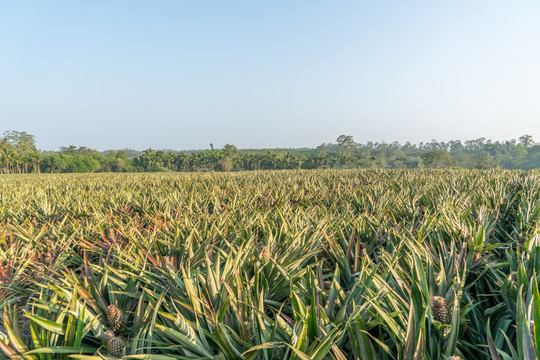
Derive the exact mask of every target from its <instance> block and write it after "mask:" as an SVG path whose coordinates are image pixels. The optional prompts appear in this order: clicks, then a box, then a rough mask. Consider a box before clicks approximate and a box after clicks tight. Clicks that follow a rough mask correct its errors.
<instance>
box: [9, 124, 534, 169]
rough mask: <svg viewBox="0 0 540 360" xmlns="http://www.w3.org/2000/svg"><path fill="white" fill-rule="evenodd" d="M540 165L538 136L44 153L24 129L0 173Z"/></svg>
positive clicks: (12, 135)
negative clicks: (415, 141)
mask: <svg viewBox="0 0 540 360" xmlns="http://www.w3.org/2000/svg"><path fill="white" fill-rule="evenodd" d="M422 167H424V168H425V167H431V168H467V169H495V168H504V169H522V170H529V169H534V168H540V144H539V143H535V142H534V141H533V138H532V136H530V135H523V136H521V137H520V138H519V139H517V140H515V139H514V140H508V141H503V142H499V141H497V142H493V141H491V140H486V139H485V138H479V139H475V140H467V141H465V142H461V141H460V140H452V141H448V142H438V141H436V140H432V141H430V142H426V143H423V142H421V143H419V144H411V143H410V142H406V143H405V144H404V145H401V144H400V143H398V142H392V143H384V142H381V143H378V142H376V143H373V142H368V143H367V144H358V143H356V142H354V139H353V137H352V136H350V135H340V136H339V137H338V138H337V139H336V143H335V144H321V145H319V146H318V147H317V148H315V149H310V148H301V149H237V147H236V146H235V145H232V144H227V145H225V146H224V147H223V148H222V149H215V148H214V145H213V144H210V149H207V150H198V151H172V150H154V149H146V150H144V151H136V150H131V149H124V150H109V151H105V152H98V151H96V150H93V149H90V148H87V147H84V146H79V147H77V146H74V145H70V146H65V147H61V148H60V149H59V151H55V152H41V151H39V150H38V149H37V148H36V142H35V137H34V136H33V135H31V134H28V133H27V132H25V131H22V132H19V131H13V130H10V131H6V132H4V133H3V135H2V138H0V173H4V174H9V173H40V172H50V173H62V172H64V173H67V172H145V171H146V172H157V171H242V170H271V169H272V170H278V169H326V168H393V169H404V168H422Z"/></svg>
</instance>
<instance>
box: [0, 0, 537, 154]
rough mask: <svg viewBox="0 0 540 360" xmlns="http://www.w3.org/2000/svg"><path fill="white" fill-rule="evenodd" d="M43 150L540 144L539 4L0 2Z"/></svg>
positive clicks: (3, 81)
mask: <svg viewBox="0 0 540 360" xmlns="http://www.w3.org/2000/svg"><path fill="white" fill-rule="evenodd" d="M9 129H13V130H20V131H23V130H24V131H27V132H29V133H31V134H34V135H36V137H37V140H38V147H40V148H41V149H49V150H54V149H58V147H59V146H64V145H69V144H74V145H77V146H80V145H84V146H90V147H92V148H96V149H99V150H105V149H111V148H124V147H129V148H135V149H144V148H148V147H152V148H173V149H197V148H207V147H208V146H209V145H208V144H209V143H213V144H214V145H215V146H216V147H221V146H223V145H224V144H225V143H233V144H235V145H237V146H238V147H240V148H254V147H258V148H262V147H301V146H310V147H314V146H317V145H318V144H320V143H323V142H334V141H335V139H336V138H337V137H338V136H339V135H340V134H347V135H353V136H354V139H355V140H356V141H357V142H366V141H381V140H384V141H386V142H391V141H394V140H397V141H400V142H404V141H407V140H410V141H412V142H420V141H429V140H431V139H432V138H435V139H438V140H450V139H462V140H466V139H471V138H478V137H482V136H484V137H486V138H492V139H494V140H504V139H508V138H517V137H519V136H520V135H523V134H531V135H533V137H534V139H535V140H536V141H540V1H537V0H534V1H533V0H515V1H509V0H479V1H471V0H458V1H433V0H426V1H414V0H408V1H403V0H396V1H359V0H355V1H346V0H340V1H328V0H324V1H317V0H303V1H301V0H298V1H295V0H287V1H280V0H277V1H276V0H274V1H253V0H250V1H232V0H231V1H217V0H216V1H205V0H196V1H195V0H191V1H187V0H186V1H181V0H175V1H164V0H160V1H150V0H148V1H134V0H129V1H114V0H108V1H101V0H92V1H73V0H65V1H57V0H47V1H43V0H35V1H31V0H11V1H9V0H0V131H4V130H9Z"/></svg>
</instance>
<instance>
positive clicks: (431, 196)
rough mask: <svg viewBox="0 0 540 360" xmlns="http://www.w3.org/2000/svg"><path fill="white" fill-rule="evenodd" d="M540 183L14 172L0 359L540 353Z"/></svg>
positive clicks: (5, 210)
mask: <svg viewBox="0 0 540 360" xmlns="http://www.w3.org/2000/svg"><path fill="white" fill-rule="evenodd" d="M539 180H540V178H539V176H538V173H533V172H529V173H525V172H519V171H484V172H482V171H465V170H463V171H438V170H416V171H391V170H385V171H382V170H358V171H353V170H349V171H346V170H342V171H336V170H332V171H330V170H328V171H276V172H270V171H268V172H249V173H229V174H226V173H205V174H170V173H169V174H94V175H39V176H38V175H9V176H1V177H0V358H6V359H36V360H52V359H65V358H76V359H92V360H93V359H96V360H98V359H102V358H114V357H113V356H112V355H111V353H113V354H114V351H113V350H111V348H110V347H109V348H107V346H106V344H105V343H104V338H105V337H104V334H105V332H106V331H107V330H108V329H109V328H110V327H111V325H110V324H109V322H108V320H107V307H108V306H109V305H111V304H114V305H116V306H117V307H118V308H120V309H121V310H122V312H123V313H124V315H125V317H126V319H127V322H126V324H125V325H124V326H122V327H120V329H118V330H116V332H115V334H114V337H115V338H116V339H117V340H118V342H120V343H121V344H125V347H124V348H123V350H122V355H121V356H125V357H126V358H132V359H143V358H144V359H156V360H169V359H337V360H341V359H434V360H435V359H448V358H450V357H451V356H460V357H461V358H463V359H497V358H498V359H516V358H519V359H536V358H537V356H538V355H540V348H539V349H536V347H535V344H537V343H538V341H540V295H539V294H538V286H537V281H536V278H537V277H538V274H537V269H540V243H539V238H538V235H539V220H540V181H539ZM433 296H441V297H443V298H445V299H446V303H447V316H446V318H447V320H446V321H445V322H440V321H437V320H435V316H434V314H433V311H432V308H431V306H432V298H433ZM535 320H536V322H535ZM109 334H110V333H109Z"/></svg>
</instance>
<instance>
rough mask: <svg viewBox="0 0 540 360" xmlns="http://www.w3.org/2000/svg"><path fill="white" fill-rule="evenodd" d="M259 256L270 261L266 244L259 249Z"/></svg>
mask: <svg viewBox="0 0 540 360" xmlns="http://www.w3.org/2000/svg"><path fill="white" fill-rule="evenodd" d="M259 257H260V258H262V259H263V260H264V261H270V250H269V249H268V246H263V248H262V250H261V251H259Z"/></svg>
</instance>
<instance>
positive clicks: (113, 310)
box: [107, 305, 126, 331]
mask: <svg viewBox="0 0 540 360" xmlns="http://www.w3.org/2000/svg"><path fill="white" fill-rule="evenodd" d="M107 320H109V326H110V327H111V328H112V329H113V330H114V331H117V330H119V329H121V328H122V327H123V326H124V325H125V324H126V316H125V315H124V312H123V311H122V310H120V309H119V308H118V306H116V305H109V306H108V307H107Z"/></svg>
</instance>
